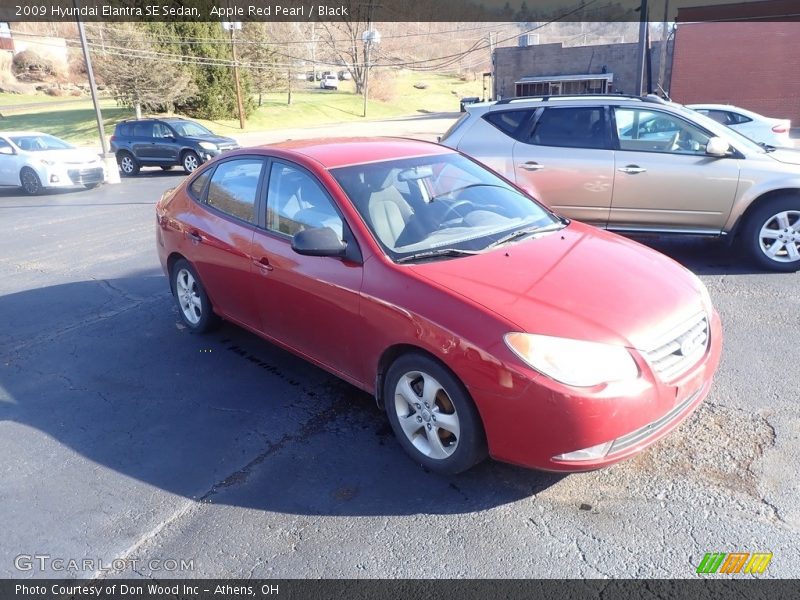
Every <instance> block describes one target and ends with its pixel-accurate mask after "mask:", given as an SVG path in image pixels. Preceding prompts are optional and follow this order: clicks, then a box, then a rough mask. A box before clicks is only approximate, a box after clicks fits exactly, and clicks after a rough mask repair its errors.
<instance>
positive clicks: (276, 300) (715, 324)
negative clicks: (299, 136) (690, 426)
mask: <svg viewBox="0 0 800 600" xmlns="http://www.w3.org/2000/svg"><path fill="white" fill-rule="evenodd" d="M157 213H158V229H157V244H158V251H159V254H160V257H161V262H162V264H163V266H164V269H165V271H166V273H167V274H168V276H169V279H170V283H171V286H172V291H173V293H174V295H175V298H176V299H177V303H178V306H179V312H180V315H181V317H182V319H183V320H184V322H185V323H186V325H187V326H188V327H189V328H190V329H192V330H195V331H198V332H200V331H204V330H206V329H208V328H209V327H210V326H211V325H213V323H214V322H215V321H216V320H217V319H218V318H219V317H222V318H224V319H227V320H229V321H231V322H233V323H236V324H238V325H240V326H242V327H244V328H246V329H249V330H251V331H253V332H255V333H257V334H258V335H260V336H262V337H264V338H265V339H267V340H269V341H271V342H273V343H275V344H278V345H280V346H282V347H284V348H286V349H288V350H290V351H292V352H294V353H296V354H298V355H299V356H302V357H303V358H306V359H308V360H309V361H311V362H313V363H314V364H317V365H319V366H320V367H322V368H324V369H326V370H328V371H330V372H331V373H333V374H335V375H337V376H339V377H341V378H342V379H345V380H347V381H349V382H351V383H352V384H354V385H356V386H358V387H360V388H362V389H364V390H366V391H368V392H370V393H373V394H374V395H375V397H376V398H377V400H378V403H379V405H380V406H382V407H383V408H384V409H385V410H386V413H387V415H388V418H389V421H390V423H391V426H392V428H393V429H394V432H395V434H396V435H397V438H398V440H399V441H400V444H401V445H402V446H403V448H404V449H405V450H406V452H408V454H409V455H411V457H412V458H413V459H414V460H415V461H417V462H418V463H421V464H422V465H424V466H425V467H428V468H430V469H433V470H435V471H439V472H445V473H455V472H459V471H463V470H465V469H468V468H469V467H471V466H473V465H474V464H476V463H477V462H478V461H480V460H482V459H483V458H485V456H486V454H487V451H488V454H490V455H491V456H492V457H494V458H496V459H498V460H502V461H507V462H511V463H516V464H519V465H524V466H527V467H534V468H538V469H547V470H553V471H581V470H587V469H594V468H598V467H602V466H605V465H609V464H612V463H614V462H617V461H619V460H621V459H623V458H626V457H629V456H631V455H633V454H636V453H637V452H639V451H641V450H642V449H643V448H645V447H647V446H648V445H650V444H652V443H653V442H655V441H656V440H657V439H659V438H661V437H662V436H664V435H665V434H666V433H668V432H669V431H670V430H671V429H673V428H674V427H675V426H676V425H678V424H679V423H680V422H681V421H682V420H684V419H685V418H686V417H687V416H688V415H689V414H690V413H691V412H692V410H693V409H694V408H695V407H696V406H697V405H698V404H699V403H700V402H701V401H702V400H703V398H704V397H705V396H706V395H707V394H708V391H709V388H710V386H711V380H712V376H713V375H714V372H715V370H716V368H717V365H718V363H719V359H720V350H721V343H722V331H721V326H720V321H719V317H718V315H717V313H716V312H715V310H714V308H713V307H712V306H711V302H710V299H709V296H708V293H707V291H706V289H705V287H704V286H703V284H702V283H701V282H700V280H699V279H698V278H697V277H695V276H694V275H693V274H691V273H690V272H689V271H687V270H686V269H685V268H683V267H682V266H680V265H678V264H677V263H675V262H673V261H672V260H670V259H669V258H666V257H664V256H662V255H661V254H658V253H657V252H654V251H653V250H650V249H648V248H646V247H644V246H641V245H639V244H637V243H635V242H632V241H629V240H626V239H623V238H621V237H618V236H616V235H614V234H611V233H607V232H603V231H600V230H597V229H594V228H592V227H589V226H586V225H583V224H581V223H578V222H574V221H572V222H570V221H568V220H565V219H563V218H561V217H559V216H558V215H555V214H553V213H552V212H550V211H549V210H548V209H547V208H545V207H544V206H542V205H541V204H539V203H537V202H535V201H534V200H532V199H531V198H530V197H529V196H527V195H525V194H524V193H523V192H521V191H520V190H519V189H518V188H516V187H515V186H514V185H512V184H511V183H509V182H508V181H506V180H505V179H503V178H501V177H500V176H498V175H496V174H495V173H493V172H492V171H489V170H487V169H486V168H484V167H482V166H480V165H479V164H478V163H476V162H474V161H472V160H471V159H469V158H467V157H466V156H464V155H462V154H459V153H458V152H455V151H452V150H449V149H447V148H444V147H441V146H438V145H435V144H428V143H425V142H418V141H410V140H398V139H380V138H376V139H349V140H344V139H343V140H318V141H302V142H288V143H285V144H280V145H276V146H263V147H259V148H250V149H244V150H240V151H236V152H232V153H230V154H226V155H225V156H224V157H223V158H220V159H217V160H214V161H212V162H210V163H208V164H206V165H204V166H203V167H201V168H200V169H198V170H197V172H195V173H194V174H193V175H192V176H191V177H190V178H189V179H188V180H187V181H185V182H184V183H183V184H181V185H180V186H179V187H178V188H176V189H175V190H172V191H170V192H168V193H166V194H165V195H164V197H163V198H162V199H161V201H160V202H159V203H158V206H157Z"/></svg>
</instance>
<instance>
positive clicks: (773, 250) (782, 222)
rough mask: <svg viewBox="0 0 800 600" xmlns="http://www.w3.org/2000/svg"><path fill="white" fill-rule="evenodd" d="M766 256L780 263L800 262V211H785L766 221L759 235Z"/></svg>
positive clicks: (760, 244)
mask: <svg viewBox="0 0 800 600" xmlns="http://www.w3.org/2000/svg"><path fill="white" fill-rule="evenodd" d="M758 240H759V246H760V248H761V251H762V252H763V253H764V255H765V256H766V257H767V258H769V259H770V260H774V261H775V262H779V263H792V262H795V261H798V260H800V211H798V210H784V211H781V212H779V213H777V214H775V215H773V216H771V217H770V218H769V219H767V220H766V222H765V223H764V225H763V226H762V227H761V231H760V232H759V235H758Z"/></svg>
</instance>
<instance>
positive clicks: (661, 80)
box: [658, 0, 669, 96]
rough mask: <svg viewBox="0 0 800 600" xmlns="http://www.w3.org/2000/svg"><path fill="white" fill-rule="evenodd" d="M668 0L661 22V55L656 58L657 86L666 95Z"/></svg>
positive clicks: (667, 0) (665, 2)
mask: <svg viewBox="0 0 800 600" xmlns="http://www.w3.org/2000/svg"><path fill="white" fill-rule="evenodd" d="M668 23H669V0H664V21H663V22H662V23H661V53H660V54H661V56H660V57H659V60H658V88H659V89H660V90H661V93H662V94H664V95H667V96H668V94H667V88H666V86H665V85H664V84H665V83H666V81H665V79H666V77H667V45H668V43H669V30H668V29H667V25H668Z"/></svg>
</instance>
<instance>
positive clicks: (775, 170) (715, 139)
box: [441, 95, 800, 271]
mask: <svg viewBox="0 0 800 600" xmlns="http://www.w3.org/2000/svg"><path fill="white" fill-rule="evenodd" d="M441 143H442V144H444V145H446V146H449V147H451V148H457V149H459V150H461V151H462V152H465V153H467V154H469V155H471V156H473V157H475V158H477V159H478V160H480V161H481V162H483V163H484V164H486V165H488V166H489V167H492V168H494V169H495V170H497V171H499V172H500V173H502V174H504V175H506V176H507V177H508V178H509V179H511V180H512V181H515V182H516V183H517V184H518V185H520V186H522V187H523V188H525V189H526V190H527V191H528V192H530V193H531V194H532V195H534V196H535V197H536V198H538V199H540V200H541V201H543V202H545V203H547V205H548V206H550V207H551V208H553V209H554V210H555V211H557V212H559V213H562V214H564V215H566V216H568V217H570V218H574V219H579V220H582V221H585V222H587V223H591V224H593V225H597V226H599V227H605V228H608V229H612V230H617V231H621V232H656V233H667V234H692V235H710V236H723V237H725V238H727V239H728V240H729V241H733V240H738V241H739V242H740V243H741V244H742V246H743V247H744V248H745V249H746V251H747V252H748V253H749V255H750V256H751V257H752V258H753V260H754V261H755V262H756V263H757V264H758V265H760V266H761V267H762V268H765V269H771V270H775V271H797V270H798V269H800V152H798V151H795V150H787V149H777V150H776V149H775V148H772V147H767V148H764V147H762V146H759V145H758V144H756V143H755V142H753V141H752V140H750V139H748V138H747V137H745V136H743V135H741V134H740V133H738V132H736V131H734V130H732V129H730V128H728V127H725V126H724V125H721V124H720V123H717V122H716V121H714V120H713V119H710V118H708V117H706V116H704V115H701V114H699V113H697V112H695V111H693V110H691V109H689V108H686V107H684V106H681V105H679V104H675V103H672V102H666V101H664V100H661V99H660V98H657V97H655V96H647V97H631V96H619V95H617V96H614V95H611V96H551V97H539V98H529V99H526V98H518V99H508V100H501V101H499V102H491V103H481V104H472V105H468V106H467V113H466V114H465V115H463V116H462V117H461V119H459V120H458V121H457V122H456V123H455V125H454V126H453V127H451V128H450V130H449V131H448V132H447V133H445V134H444V136H443V137H442V139H441Z"/></svg>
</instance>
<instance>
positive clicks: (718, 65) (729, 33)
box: [670, 0, 800, 125]
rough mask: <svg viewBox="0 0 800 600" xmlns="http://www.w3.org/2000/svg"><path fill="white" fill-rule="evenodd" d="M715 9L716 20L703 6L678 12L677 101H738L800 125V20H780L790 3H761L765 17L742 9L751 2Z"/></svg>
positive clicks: (674, 79)
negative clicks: (710, 18)
mask: <svg viewBox="0 0 800 600" xmlns="http://www.w3.org/2000/svg"><path fill="white" fill-rule="evenodd" d="M794 1H795V2H796V0H794ZM794 6H795V7H796V6H797V5H796V4H795V5H794ZM713 8H714V11H715V12H714V13H713V15H711V16H712V17H713V18H714V19H715V20H714V21H711V22H709V21H707V20H706V19H708V17H709V15H707V14H704V13H703V12H702V10H701V9H697V8H694V9H691V8H687V9H679V10H678V29H677V32H676V34H675V48H674V53H673V62H672V85H671V88H670V96H671V97H672V99H673V100H675V101H676V102H681V103H684V104H687V103H688V104H691V103H726V104H735V105H737V106H741V107H742V108H747V109H749V110H753V111H755V112H758V113H761V114H764V115H767V116H770V117H778V118H787V119H791V120H792V123H793V124H795V125H800V22H792V21H789V20H786V21H780V20H777V19H779V18H780V17H781V16H782V15H786V14H788V13H786V12H784V11H786V10H787V9H788V8H789V4H787V3H786V2H783V1H778V2H770V1H769V0H768V1H767V2H758V3H756V8H758V9H759V10H760V11H762V13H763V12H764V11H767V13H766V15H764V14H762V15H755V14H751V13H746V12H743V11H745V10H753V8H754V7H753V5H752V4H749V5H744V4H730V5H723V6H715V7H713ZM794 12H797V11H796V9H795V10H794ZM759 17H760V18H762V19H764V18H765V17H766V19H770V18H772V19H776V20H772V21H770V20H753V19H755V18H759ZM701 19H702V20H703V21H701ZM734 19H740V20H734ZM746 19H750V20H746ZM694 20H697V21H698V22H686V21H694Z"/></svg>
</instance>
